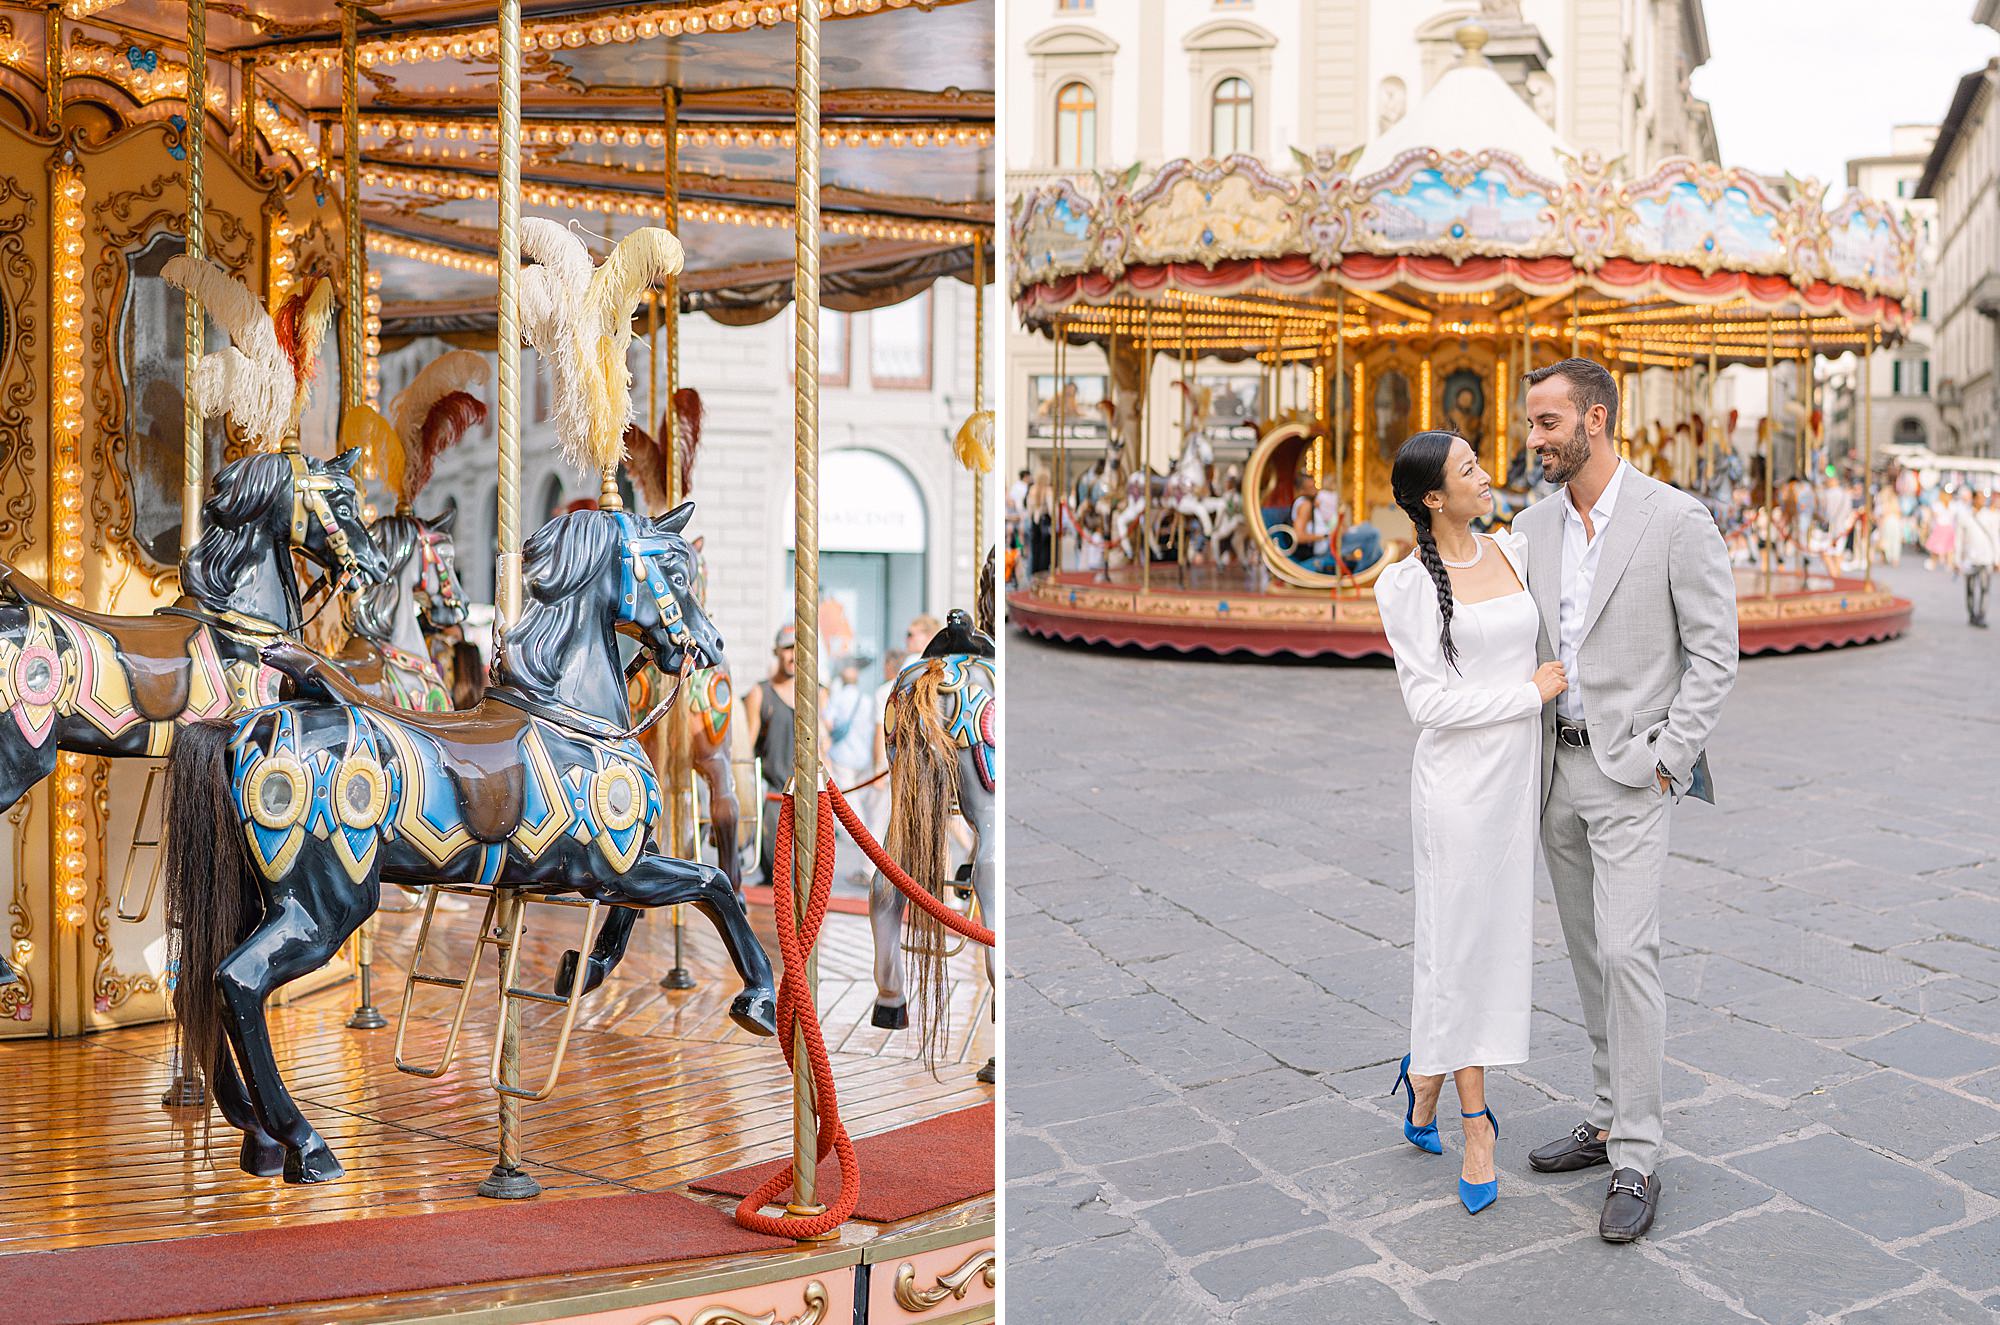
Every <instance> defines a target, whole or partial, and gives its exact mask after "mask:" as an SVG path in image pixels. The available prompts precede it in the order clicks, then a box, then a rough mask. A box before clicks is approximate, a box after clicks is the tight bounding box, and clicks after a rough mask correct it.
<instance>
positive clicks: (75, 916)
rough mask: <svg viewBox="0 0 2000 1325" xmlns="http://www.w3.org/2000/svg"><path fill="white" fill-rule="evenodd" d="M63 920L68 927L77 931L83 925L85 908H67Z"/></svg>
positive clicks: (64, 909) (64, 910)
mask: <svg viewBox="0 0 2000 1325" xmlns="http://www.w3.org/2000/svg"><path fill="white" fill-rule="evenodd" d="M62 918H63V923H64V924H65V925H68V926H69V927H70V928H71V929H77V928H79V927H81V926H82V924H83V918H84V916H83V908H82V907H80V906H66V907H64V908H63V913H62Z"/></svg>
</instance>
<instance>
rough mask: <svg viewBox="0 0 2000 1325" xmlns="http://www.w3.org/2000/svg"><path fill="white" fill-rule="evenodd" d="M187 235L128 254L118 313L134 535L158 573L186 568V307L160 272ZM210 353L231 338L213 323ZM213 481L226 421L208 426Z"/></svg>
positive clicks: (153, 241) (166, 237)
mask: <svg viewBox="0 0 2000 1325" xmlns="http://www.w3.org/2000/svg"><path fill="white" fill-rule="evenodd" d="M184 247H185V242H184V241H183V240H182V238H181V236H180V235H178V234H175V233H172V232H169V231H161V232H159V233H156V234H154V235H152V236H151V237H149V238H148V239H146V240H145V241H144V242H143V243H142V244H140V245H139V246H138V247H137V248H132V249H128V250H126V253H125V299H124V302H123V304H122V305H121V306H120V307H119V310H118V380H119V381H120V382H122V383H123V384H124V387H125V423H124V431H125V438H126V445H125V447H124V448H123V451H122V458H121V460H120V463H121V464H122V465H123V466H124V470H125V480H126V482H127V483H128V484H129V485H130V488H131V492H132V537H133V540H134V541H135V542H137V543H138V545H139V548H140V551H141V552H142V554H143V555H144V556H145V557H146V558H147V560H149V561H151V562H152V563H153V564H154V565H155V566H157V567H172V566H176V565H179V564H180V557H181V457H182V451H183V441H184V439H185V433H184V429H185V426H186V425H185V422H184V409H185V403H184V402H185V397H184V395H183V394H182V383H183V368H184V361H183V349H184V346H185V339H184V337H185V332H184V330H183V327H184V325H185V323H184V319H185V317H186V312H185V308H186V305H185V302H184V300H183V299H182V296H181V292H180V291H179V290H176V289H174V287H173V286H171V285H169V284H167V282H166V280H165V279H164V278H162V277H161V275H160V269H161V268H162V267H164V266H166V264H167V260H168V259H170V258H172V257H175V256H176V255H178V254H179V253H181V252H182V250H183V248H184ZM205 335H206V342H205V345H204V349H205V350H218V349H220V348H222V346H223V345H225V344H227V343H228V342H227V338H226V337H225V336H224V335H223V333H222V332H221V330H219V329H218V328H217V327H216V326H215V324H214V323H213V322H210V323H208V325H207V327H206V331H205ZM204 434H205V436H206V437H207V442H206V444H205V446H204V454H205V455H206V457H207V460H208V475H209V477H211V478H213V477H214V475H215V472H216V471H217V470H218V469H220V468H221V467H222V459H223V445H224V442H225V437H224V432H223V426H222V420H221V419H220V418H219V417H217V418H211V419H209V420H208V421H207V424H206V426H205V428H204Z"/></svg>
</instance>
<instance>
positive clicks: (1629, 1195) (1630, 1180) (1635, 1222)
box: [1597, 1169, 1660, 1242]
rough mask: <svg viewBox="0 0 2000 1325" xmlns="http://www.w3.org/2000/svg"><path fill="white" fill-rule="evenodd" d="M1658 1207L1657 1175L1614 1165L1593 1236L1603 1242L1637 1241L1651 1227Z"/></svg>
mask: <svg viewBox="0 0 2000 1325" xmlns="http://www.w3.org/2000/svg"><path fill="white" fill-rule="evenodd" d="M1659 1208H1660V1175H1659V1174H1657V1173H1645V1174H1642V1173H1640V1172H1639V1170H1637V1169H1614V1170H1613V1171H1612V1174H1611V1188H1610V1190H1609V1191H1607V1192H1605V1194H1604V1213H1603V1214H1602V1215H1599V1216H1598V1219H1597V1236H1598V1237H1600V1238H1603V1239H1604V1240H1605V1241H1606V1242H1637V1241H1638V1240H1639V1239H1640V1238H1643V1237H1645V1236H1646V1233H1647V1231H1648V1230H1649V1229H1651V1228H1652V1227H1653V1214H1654V1212H1655V1211H1657V1210H1658V1209H1659Z"/></svg>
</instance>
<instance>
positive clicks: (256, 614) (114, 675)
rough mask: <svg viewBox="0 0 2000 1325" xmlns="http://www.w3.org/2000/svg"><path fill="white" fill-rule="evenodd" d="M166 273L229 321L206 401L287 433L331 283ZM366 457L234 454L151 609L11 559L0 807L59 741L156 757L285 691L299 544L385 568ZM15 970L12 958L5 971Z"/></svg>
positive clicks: (3, 605)
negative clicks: (39, 574)
mask: <svg viewBox="0 0 2000 1325" xmlns="http://www.w3.org/2000/svg"><path fill="white" fill-rule="evenodd" d="M164 274H165V275H166V278H167V279H168V281H169V282H171V283H172V284H174V285H176V286H177V287H179V288H181V289H183V290H186V289H189V288H196V289H198V291H199V293H200V296H201V298H202V300H203V305H204V307H206V308H207V309H209V311H210V313H211V315H212V316H214V317H215V319H216V320H217V321H218V322H219V323H221V324H222V325H223V327H224V328H225V329H226V330H227V331H228V332H229V334H230V338H231V342H232V343H231V344H230V345H229V346H228V347H226V348H224V349H222V350H219V351H217V352H215V353H213V354H210V355H207V356H206V357H204V358H203V359H202V361H201V362H200V364H199V365H198V366H197V368H196V373H195V379H194V385H195V389H196V393H197V399H199V400H200V401H201V402H202V404H203V406H204V410H203V412H204V413H205V414H216V413H227V414H229V416H230V417H231V418H232V419H234V420H235V421H236V422H237V423H239V424H240V425H241V426H242V427H243V428H244V430H245V432H246V433H248V434H249V436H250V438H251V440H252V441H255V442H264V443H267V444H273V445H276V444H281V443H282V441H283V439H284V438H285V437H286V436H287V435H288V434H289V432H290V430H291V429H293V428H295V427H296V426H297V424H298V419H299V416H300V415H301V414H302V413H303V412H304V409H305V400H306V391H307V387H308V385H309V383H310V381H311V378H312V375H313V370H314V367H315V363H316V359H317V354H318V348H319V344H320V341H321V339H322V338H323V337H324V335H325V332H326V325H327V320H328V318H329V316H330V312H331V308H332V294H333V287H332V286H331V284H330V283H328V282H327V281H326V280H325V279H324V278H308V279H307V281H306V282H305V288H304V289H303V290H301V291H300V292H299V293H298V294H296V295H293V296H291V297H290V298H289V299H287V300H286V301H285V302H284V303H283V304H281V305H280V306H279V308H278V311H277V313H276V315H275V316H274V315H272V314H270V313H267V312H266V311H265V310H264V308H263V307H262V305H260V304H259V303H258V302H257V299H256V297H255V296H254V295H252V294H251V293H250V292H249V290H248V288H247V287H245V286H244V285H243V284H242V283H241V282H240V281H237V280H235V279H234V278H233V277H230V276H229V275H228V274H227V273H225V272H223V271H222V270H221V269H220V268H219V267H215V266H213V265H212V264H207V263H200V262H194V261H191V260H189V259H187V258H185V257H181V258H175V259H173V260H172V261H170V262H169V263H168V264H167V267H166V270H165V273H164ZM356 458H357V453H354V452H348V453H346V454H343V455H341V456H339V457H337V458H336V459H334V460H331V461H322V460H312V459H308V458H306V457H305V456H302V455H300V454H298V452H297V451H296V450H284V451H281V453H279V454H262V455H252V456H248V457H245V458H244V459H241V460H238V461H235V462H234V463H232V464H230V465H227V466H225V467H224V468H223V470H222V472H221V473H220V474H218V475H217V476H216V478H215V490H214V492H213V493H212V494H211V495H210V496H209V497H208V499H207V500H206V501H205V502H203V504H202V535H201V538H200V540H199V541H198V542H197V544H196V546H195V547H194V549H193V550H192V551H191V552H189V553H188V554H187V556H186V557H185V558H184V559H183V561H182V565H181V589H182V593H181V596H180V598H179V599H178V600H177V601H175V602H174V603H173V604H172V605H171V606H168V607H164V608H161V609H159V610H158V611H155V612H153V613H151V614H149V615H144V616H117V615H108V614H103V613H96V612H88V611H85V610H84V609H82V608H81V607H78V606H76V605H74V604H71V603H67V602H64V601H63V600H61V599H60V598H58V597H56V596H55V595H54V594H52V593H50V592H49V591H48V590H47V589H45V588H43V587H42V586H41V585H39V584H37V583H36V582H35V581H34V580H32V579H30V578H28V577H27V576H26V575H23V574H22V573H21V572H20V570H18V569H17V568H15V567H13V566H10V565H8V564H6V563H5V562H4V561H0V707H4V708H5V709H6V710H7V711H8V713H9V715H10V716H11V717H12V718H13V719H14V721H13V722H11V723H0V802H4V804H0V809H5V808H8V807H11V806H12V805H13V804H14V803H15V802H16V801H18V800H19V799H20V798H21V797H22V795H24V794H25V793H26V792H27V790H28V789H29V788H30V787H32V786H34V785H35V784H36V783H37V782H40V781H41V780H42V779H43V778H45V777H47V776H48V775H49V774H50V773H51V772H52V771H54V769H55V764H56V754H57V752H58V751H59V750H67V751H71V752H73V753H76V754H92V755H103V756H108V757H112V758H121V757H141V758H158V757H160V756H161V755H164V754H166V753H167V750H168V748H169V747H170V746H171V745H172V744H173V741H174V736H175V733H176V730H177V729H178V728H179V727H180V726H181V725H182V724H184V723H188V722H193V721H195V720H197V719H201V718H212V717H220V716H223V715H225V714H229V713H240V712H242V711H244V710H246V709H248V708H251V707H253V706H254V705H257V704H260V703H265V702H268V701H269V700H272V699H275V698H277V684H278V677H277V675H276V674H275V673H273V672H270V671H268V670H266V669H265V668H263V667H262V666H261V664H260V662H259V660H258V650H259V648H260V647H261V646H262V645H264V644H265V643H268V642H269V641H270V640H272V639H273V638H276V637H277V636H279V635H282V634H292V633H296V632H297V631H298V629H299V627H300V625H301V624H302V623H303V614H302V609H301V606H300V597H299V586H298V579H297V575H296V572H295V570H294V567H293V562H292V553H293V552H294V551H296V552H299V553H301V554H303V555H304V556H305V557H306V558H307V559H308V560H310V561H312V562H313V563H314V564H316V565H318V566H319V567H320V568H321V569H322V571H324V572H325V575H326V579H325V580H324V581H323V585H322V587H324V588H326V589H327V590H329V591H330V592H331V591H334V586H335V585H336V584H343V585H344V584H346V583H349V582H354V581H365V582H371V583H372V582H377V581H379V580H380V579H381V578H382V576H383V575H384V574H385V573H386V567H385V565H384V563H383V559H382V554H381V551H380V549H379V548H377V547H376V546H375V544H374V542H373V541H372V540H371V539H370V538H369V536H368V531H367V528H366V527H365V526H364V525H363V524H362V522H361V517H360V514H359V509H360V501H359V498H358V495H357V493H356V491H355V485H354V478H353V473H352V471H353V468H354V463H355V460H356ZM12 978H13V973H12V971H11V970H10V969H9V968H7V966H6V964H5V961H4V959H0V983H7V982H9V981H10V980H11V979H12Z"/></svg>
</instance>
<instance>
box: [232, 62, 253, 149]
mask: <svg viewBox="0 0 2000 1325" xmlns="http://www.w3.org/2000/svg"><path fill="white" fill-rule="evenodd" d="M241 76H242V80H243V81H242V85H241V86H240V87H239V88H238V89H237V95H236V118H237V125H236V128H237V132H238V133H239V134H240V135H241V137H239V138H238V139H237V140H236V159H237V160H239V161H241V162H242V163H243V173H244V174H246V175H253V176H254V175H255V174H256V173H257V62H256V61H255V60H252V59H248V58H246V59H245V60H244V61H243V65H242V69H241Z"/></svg>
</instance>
